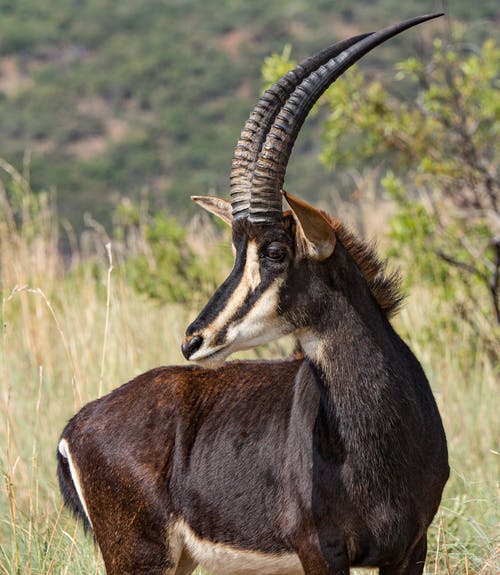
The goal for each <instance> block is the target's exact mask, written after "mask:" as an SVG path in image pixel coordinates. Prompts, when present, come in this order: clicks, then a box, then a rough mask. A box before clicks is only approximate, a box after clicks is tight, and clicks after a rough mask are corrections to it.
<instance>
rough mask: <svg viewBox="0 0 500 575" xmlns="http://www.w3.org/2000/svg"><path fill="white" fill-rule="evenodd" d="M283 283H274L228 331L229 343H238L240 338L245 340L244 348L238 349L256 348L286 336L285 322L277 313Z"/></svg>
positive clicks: (279, 281)
mask: <svg viewBox="0 0 500 575" xmlns="http://www.w3.org/2000/svg"><path fill="white" fill-rule="evenodd" d="M282 283H283V280H278V281H275V282H274V283H272V284H271V285H270V286H269V287H268V288H267V290H266V291H265V292H264V293H263V294H262V295H261V296H260V298H259V299H258V300H257V302H256V303H255V305H254V306H253V307H252V308H251V309H250V310H249V311H248V313H247V314H246V315H245V316H244V317H243V318H242V319H241V321H239V322H238V323H235V324H234V325H232V326H231V327H230V328H229V329H228V332H227V340H228V341H229V342H231V343H233V342H234V343H237V342H238V340H239V339H240V337H242V339H244V346H243V347H239V348H238V349H244V348H249V347H254V346H256V345H260V344H262V343H267V342H268V341H271V340H273V339H277V338H278V337H281V336H282V335H284V331H285V330H284V328H283V322H282V320H279V319H278V314H277V313H276V310H277V309H278V298H279V290H280V287H281V285H282Z"/></svg>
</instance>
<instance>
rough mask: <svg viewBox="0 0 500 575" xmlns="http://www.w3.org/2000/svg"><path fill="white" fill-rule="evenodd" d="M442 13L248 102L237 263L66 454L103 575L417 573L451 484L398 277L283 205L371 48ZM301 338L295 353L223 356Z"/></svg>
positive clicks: (323, 220)
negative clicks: (303, 159) (324, 102)
mask: <svg viewBox="0 0 500 575" xmlns="http://www.w3.org/2000/svg"><path fill="white" fill-rule="evenodd" d="M436 16H437V15H428V16H423V17H420V18H415V19H412V20H409V21H407V22H403V23H402V24H398V25H396V26H392V27H389V28H386V29H384V30H382V31H380V32H377V33H373V34H365V35H362V36H357V37H356V38H352V39H350V40H347V41H344V42H340V43H338V44H335V45H333V46H332V47H330V48H328V49H327V50H324V51H322V52H320V53H319V54H317V55H316V56H314V57H312V58H309V59H308V60H305V62H303V63H302V64H301V65H299V66H297V67H296V68H295V69H294V70H293V71H291V72H289V73H288V74H287V75H286V76H284V77H283V78H282V79H281V80H280V81H278V82H277V83H276V84H275V85H274V86H273V87H272V88H271V89H270V90H269V91H267V92H266V93H265V94H264V95H263V96H262V98H261V99H260V100H259V102H258V103H257V105H256V107H255V109H254V110H253V112H252V114H251V115H250V118H249V120H248V121H247V123H246V124H245V127H244V129H243V131H242V133H241V136H240V139H239V141H238V144H237V146H236V150H235V154H234V159H233V165H232V172H231V196H232V199H231V203H229V202H225V201H223V200H220V199H217V198H196V201H198V202H199V203H200V204H201V205H202V206H203V207H205V208H207V209H208V210H209V211H211V212H213V213H215V214H217V215H218V216H220V217H221V218H222V219H223V220H225V221H226V222H228V223H230V224H231V225H232V233H233V244H234V248H235V254H236V255H235V263H234V268H233V270H232V272H231V273H230V275H229V276H228V278H227V279H226V281H225V282H224V283H223V284H222V285H221V286H220V287H219V288H218V290H217V291H216V292H215V294H214V295H213V297H212V298H211V299H210V301H209V302H208V304H207V306H206V307H205V308H204V310H203V311H202V312H201V313H200V315H199V316H198V318H197V319H196V320H195V321H194V322H193V323H192V324H191V325H190V326H189V327H188V329H187V333H186V337H185V339H184V342H183V344H182V351H183V353H184V355H185V357H186V358H187V359H190V360H194V361H197V362H199V363H201V364H202V365H204V366H211V368H209V369H207V368H201V367H198V366H196V367H195V366H188V367H162V368H158V369H154V370H152V371H149V372H147V373H145V374H143V375H140V376H139V377H137V378H136V379H134V380H132V381H130V382H129V383H127V384H125V385H123V386H122V387H120V388H118V389H116V390H115V391H113V392H112V393H110V394H109V395H107V396H106V397H103V398H101V399H98V400H97V401H94V402H92V403H89V404H88V405H86V406H85V407H84V408H83V409H82V410H81V411H80V412H79V413H78V414H77V415H76V416H74V417H73V419H72V420H71V421H70V422H69V424H68V425H67V427H66V429H65V430H64V432H63V435H62V438H61V441H60V443H59V449H58V462H59V467H58V475H59V481H60V486H61V490H62V493H63V496H64V500H65V502H66V504H67V505H68V506H69V507H70V508H72V509H73V511H74V512H75V513H76V514H77V515H78V516H79V517H81V518H82V519H83V521H84V522H85V523H86V525H87V526H88V527H91V528H92V529H93V531H94V534H95V538H96V540H97V542H98V544H99V547H100V548H101V551H102V554H103V557H104V562H105V565H106V569H107V572H108V574H110V575H124V574H132V573H133V574H138V573H143V574H145V573H148V574H153V575H159V574H177V575H184V574H189V573H191V572H192V571H193V570H194V568H195V566H196V565H197V564H200V565H202V566H204V567H205V568H206V569H208V570H209V571H211V572H212V573H216V574H222V575H224V574H230V573H233V574H234V573H236V574H245V575H247V574H248V575H249V574H254V573H261V574H264V575H271V574H285V573H286V574H300V573H304V574H307V575H327V574H328V575H332V574H335V575H346V574H347V573H348V572H349V567H350V566H360V567H363V566H374V567H379V568H380V573H381V574H382V575H399V574H404V575H418V574H420V573H421V572H422V569H423V563H424V560H425V556H426V542H427V538H426V532H427V529H428V527H429V524H430V523H431V521H432V518H433V517H434V514H435V513H436V510H437V508H438V505H439V501H440V498H441V493H442V490H443V487H444V485H445V483H446V480H447V478H448V473H449V468H448V463H447V449H446V439H445V435H444V431H443V427H442V424H441V419H440V416H439V413H438V409H437V407H436V404H435V401H434V398H433V396H432V392H431V390H430V387H429V384H428V382H427V379H426V377H425V375H424V373H423V370H422V368H421V366H420V364H419V363H418V361H417V359H416V358H415V357H414V355H413V354H412V353H411V351H410V350H409V348H408V347H407V346H406V345H405V343H404V342H403V341H402V340H401V339H400V338H399V336H398V335H397V334H396V332H395V331H394V329H393V328H392V326H391V323H390V321H389V318H390V316H391V314H392V313H394V311H395V310H396V308H397V306H398V304H399V302H400V296H399V292H398V289H397V288H398V285H397V278H396V277H395V276H394V275H393V276H390V275H389V276H387V275H386V273H385V266H384V263H383V262H382V261H381V260H379V259H378V258H377V256H376V255H375V253H374V252H373V251H372V250H371V249H370V248H369V247H368V246H367V245H366V244H364V243H363V242H362V241H360V240H359V239H357V238H356V237H355V236H353V235H352V234H350V233H349V232H348V231H347V230H346V229H345V228H344V226H343V225H342V224H341V223H340V222H339V221H338V220H336V219H335V218H330V217H328V216H327V215H326V214H324V213H323V212H320V211H318V210H316V209H315V208H313V207H312V206H309V205H308V204H306V203H304V202H302V201H301V200H299V199H297V198H294V197H293V196H290V195H288V194H285V193H284V192H283V195H284V196H285V198H286V200H287V202H288V204H289V206H290V208H291V210H290V211H286V212H283V211H282V195H281V190H282V185H283V180H284V174H285V168H286V165H287V162H288V158H289V156H290V152H291V149H292V146H293V143H294V141H295V138H296V136H297V133H298V132H299V130H300V127H301V125H302V123H303V121H304V119H305V117H306V116H307V114H308V112H309V110H310V109H311V107H312V105H313V104H314V102H315V101H316V100H317V99H318V97H319V96H320V95H321V94H322V93H323V91H324V90H325V89H326V88H327V86H329V85H330V84H331V83H332V82H333V81H334V80H335V79H336V78H337V77H338V76H339V75H340V74H341V73H342V72H344V71H345V70H346V69H347V68H348V67H349V66H351V65H352V64H353V63H354V62H355V61H356V60H358V59H359V58H360V57H361V56H362V55H363V54H365V53H366V52H368V51H369V50H371V49H372V48H373V47H375V46H376V45H378V44H379V43H381V42H383V41H384V40H386V39H388V38H390V37H392V36H394V35H395V34H398V33H399V32H401V31H403V30H405V29H407V28H409V27H411V26H413V25H415V24H419V23H421V22H424V21H426V20H429V19H431V18H434V17H436ZM289 333H293V334H295V336H296V337H297V339H298V340H299V341H300V343H301V346H302V348H303V350H304V358H303V359H295V360H285V361H274V362H273V361H255V362H243V361H236V362H231V363H227V364H225V365H222V366H220V365H219V364H221V363H222V361H223V360H224V359H225V358H226V357H227V356H229V355H230V354H231V353H232V352H234V351H236V350H239V349H244V348H250V347H253V346H256V345H258V344H261V343H264V342H268V341H271V340H273V339H275V338H278V337H280V336H282V335H284V334H289Z"/></svg>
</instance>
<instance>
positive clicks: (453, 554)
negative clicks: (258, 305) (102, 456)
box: [0, 174, 500, 575]
mask: <svg viewBox="0 0 500 575" xmlns="http://www.w3.org/2000/svg"><path fill="white" fill-rule="evenodd" d="M12 177H13V178H17V179H18V180H19V184H20V186H21V187H22V185H23V182H22V178H21V176H19V175H16V174H13V176H12ZM19 205H20V206H21V208H20V209H19V210H18V211H16V212H15V213H14V212H13V210H12V206H11V205H10V203H8V202H7V200H6V195H5V194H4V193H3V190H2V189H1V188H0V287H1V299H0V301H1V320H2V322H1V323H2V333H1V339H0V381H1V385H0V469H1V474H2V483H1V488H0V572H1V573H5V574H26V575H31V574H35V573H36V574H44V575H48V574H49V573H50V574H72V575H80V574H82V575H83V574H89V573H95V574H98V573H104V569H103V565H102V562H101V560H100V557H99V554H98V552H97V551H96V550H95V548H94V546H93V543H92V541H91V538H89V537H85V536H84V535H83V532H82V530H81V528H80V527H79V526H77V525H75V523H74V521H73V520H72V518H71V517H70V516H69V515H68V513H67V512H66V511H65V510H63V509H62V505H61V498H60V496H59V493H58V489H57V484H56V476H55V451H56V445H57V440H58V436H59V434H60V432H61V430H62V428H63V426H64V424H65V422H66V421H67V419H68V418H69V417H70V416H71V415H72V414H73V413H74V411H75V410H76V409H78V408H79V407H80V406H81V405H83V404H84V403H85V402H87V401H88V400H90V399H92V398H95V397H97V396H98V395H101V394H103V393H106V392H107V391H109V390H110V389H112V388H114V387H116V386H117V385H118V384H120V383H122V382H124V381H127V380H128V379H130V378H132V377H133V376H135V375H137V374H139V373H141V372H143V371H145V370H147V369H149V368H152V367H154V366H158V365H162V364H169V363H183V359H182V357H181V354H180V350H179V343H180V340H181V336H182V335H181V334H182V333H183V331H184V329H185V327H186V325H187V324H188V322H189V320H190V319H192V318H193V317H194V316H195V315H196V310H198V309H199V306H200V304H201V302H197V301H193V304H191V306H189V305H188V306H180V305H178V304H164V305H160V304H158V303H157V302H154V301H152V300H150V299H147V298H146V297H144V296H141V295H138V294H137V292H136V291H134V290H133V289H132V288H131V287H130V285H129V284H128V283H127V280H126V275H125V274H124V273H123V270H124V266H125V263H124V261H123V258H122V256H121V255H120V254H121V252H120V249H119V246H115V245H114V244H112V245H111V248H110V250H109V251H107V250H106V249H105V247H104V244H105V242H106V238H104V237H103V236H102V234H101V233H100V232H99V230H98V229H97V227H96V230H95V231H94V232H93V233H91V234H88V235H87V236H86V238H84V241H82V244H81V245H82V246H83V249H84V252H85V253H84V255H83V256H82V255H81V254H77V253H76V252H75V253H74V255H73V260H72V261H71V262H68V261H65V262H63V261H62V259H61V256H60V255H59V254H58V252H57V249H56V248H57V241H58V237H57V232H56V230H57V225H56V213H55V211H54V209H53V207H52V206H51V203H50V200H49V199H48V198H47V200H46V201H45V202H44V201H41V202H40V201H39V202H37V203H36V209H32V207H31V206H32V204H31V203H30V199H29V193H27V192H26V194H25V197H23V198H21V201H20V202H19ZM207 233H208V232H207ZM199 244H200V242H199V238H198V245H199ZM110 254H112V256H113V260H114V261H113V265H111V261H110V256H109V255H110ZM403 271H404V270H403ZM447 306H449V304H445V303H444V302H442V301H440V300H439V299H438V298H437V297H436V294H435V293H434V292H433V291H432V289H431V288H429V287H427V286H413V288H412V289H411V293H410V296H409V298H408V301H407V303H406V306H405V307H404V309H403V310H402V312H401V314H400V315H399V317H398V318H397V319H396V323H397V327H398V329H399V331H400V332H401V333H402V334H403V335H404V337H405V338H406V339H407V341H408V342H409V343H410V345H411V346H412V348H413V350H414V351H415V353H416V355H417V356H418V357H419V359H420V360H421V362H422V363H423V365H424V367H425V370H426V372H427V374H428V376H429V379H430V380H431V383H432V386H433V389H434V392H435V394H436V398H437V401H438V403H439V406H440V409H441V413H442V416H443V419H444V424H445V427H446V431H447V435H448V441H449V448H450V462H451V468H452V472H451V478H450V481H449V483H448V485H447V488H446V491H445V494H444V498H443V501H442V505H441V508H440V510H439V513H438V514H437V516H436V519H435V522H434V524H433V526H432V528H431V542H430V549H429V554H428V562H427V566H426V572H427V573H429V574H434V575H437V574H441V573H443V574H448V575H451V574H462V573H463V574H467V575H469V574H473V573H481V574H482V575H489V574H493V573H495V572H496V573H498V571H499V569H500V563H499V557H498V552H499V548H498V532H497V531H496V529H497V526H496V524H497V523H498V520H499V513H498V488H499V485H498V480H499V477H500V474H499V453H498V449H499V446H498V439H499V433H498V431H499V429H498V419H499V418H498V405H495V403H497V402H495V399H497V398H498V385H497V382H498V372H497V371H495V370H496V369H497V367H498V366H496V365H495V358H494V357H493V354H492V353H491V351H487V350H486V349H484V347H483V345H482V344H481V342H480V341H479V340H478V339H477V338H476V337H475V335H474V333H471V332H470V330H469V328H468V327H467V326H466V325H463V326H460V329H456V328H455V327H453V326H454V325H455V323H456V322H452V321H450V320H451V317H450V315H451V314H452V313H453V312H452V311H451V308H448V307H447ZM279 352H280V347H279V346H273V347H271V348H268V349H266V350H264V352H263V353H265V354H268V355H276V354H277V353H279Z"/></svg>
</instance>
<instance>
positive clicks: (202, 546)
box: [176, 522, 304, 575]
mask: <svg viewBox="0 0 500 575" xmlns="http://www.w3.org/2000/svg"><path fill="white" fill-rule="evenodd" d="M176 527H177V529H176V530H177V533H178V535H181V537H182V539H183V543H184V547H185V549H186V550H187V552H188V553H189V555H190V556H191V557H192V558H193V560H194V561H195V562H196V563H198V564H199V565H201V566H202V567H203V568H204V569H206V570H207V571H209V572H210V573H212V574H213V575H257V574H258V575H303V574H304V571H303V569H302V566H301V564H300V561H299V558H298V556H297V555H296V554H295V553H279V554H270V553H269V554H268V553H260V552H258V551H248V550H246V549H238V548H237V547H233V546H231V545H224V544H222V543H213V542H211V541H207V540H204V539H201V538H200V537H198V536H197V535H196V534H195V533H194V532H193V531H192V530H191V529H190V528H189V526H188V525H187V524H186V523H184V522H182V523H180V524H178V525H177V526H176Z"/></svg>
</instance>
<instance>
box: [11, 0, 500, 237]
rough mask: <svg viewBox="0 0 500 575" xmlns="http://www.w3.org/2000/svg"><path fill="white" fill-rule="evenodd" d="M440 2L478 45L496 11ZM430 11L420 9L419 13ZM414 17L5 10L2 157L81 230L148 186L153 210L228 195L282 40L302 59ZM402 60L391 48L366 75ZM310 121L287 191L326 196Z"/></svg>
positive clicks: (316, 7) (102, 5)
mask: <svg viewBox="0 0 500 575" xmlns="http://www.w3.org/2000/svg"><path fill="white" fill-rule="evenodd" d="M447 4H449V5H450V9H451V13H452V15H453V16H455V17H458V18H462V19H464V20H466V21H473V22H480V23H481V25H480V26H477V25H475V26H474V30H475V31H476V33H477V34H478V35H483V34H484V33H485V30H487V29H488V18H490V19H492V18H493V17H494V15H495V14H496V10H494V8H495V7H496V3H495V1H494V0H484V1H482V2H477V3H475V4H473V5H471V4H470V2H468V1H467V0H453V1H452V2H447ZM435 8H436V2H435V1H434V0H422V1H421V2H420V3H419V9H418V11H421V12H431V11H432V10H433V9H435ZM415 11H416V8H415V7H414V6H413V5H411V4H408V5H405V4H402V3H401V2H396V1H395V0H379V1H378V2H370V1H368V0H362V1H359V2H356V3H352V2H348V1H347V0H342V1H341V2H338V3H332V2H331V1H326V0H307V1H306V0H294V1H293V2H290V0H275V2H267V1H265V0H254V1H253V2H243V1H242V0H224V1H221V0H207V1H205V2H199V1H198V0H184V1H183V2H178V1H174V0H168V1H164V0H150V1H148V2H137V1H135V0H121V1H120V2H110V1H109V0H86V1H85V2H67V1H64V0H53V1H52V2H37V1H36V0H18V1H16V2H3V3H1V5H0V39H1V42H0V124H1V126H2V130H1V132H0V157H2V158H5V159H6V160H8V161H9V162H10V163H11V164H12V165H15V166H16V167H17V168H18V169H19V167H20V166H21V165H22V163H23V158H24V156H25V155H26V153H29V154H31V181H32V183H33V186H34V188H35V189H48V188H49V187H53V186H55V187H56V188H57V190H58V204H59V211H60V213H61V214H62V215H63V216H64V217H66V218H69V219H70V221H71V222H72V224H73V227H76V228H77V229H78V230H81V229H82V227H83V217H82V215H83V214H84V213H85V212H86V211H89V210H90V211H91V212H92V214H93V216H94V217H95V218H97V219H98V220H99V221H101V222H103V223H106V224H108V225H109V224H110V219H111V215H112V213H113V210H114V207H115V206H116V204H117V203H118V198H119V197H120V196H121V195H124V196H126V197H135V198H137V197H138V196H139V195H140V193H141V192H142V190H143V189H144V188H147V189H149V190H150V192H151V197H152V201H153V203H154V205H155V206H160V207H164V205H168V206H169V208H172V209H174V210H175V211H176V213H179V212H180V211H187V210H189V209H190V208H189V199H188V198H189V195H190V194H192V193H198V194H203V193H206V191H207V190H209V189H210V188H213V189H215V190H216V191H217V192H219V193H220V194H221V195H222V194H224V193H226V190H227V184H228V181H227V176H228V171H229V166H230V158H231V150H232V148H233V146H234V143H235V142H236V139H237V136H238V133H239V130H240V129H241V126H242V124H243V122H244V120H245V118H246V116H247V114H248V111H249V110H250V109H251V106H252V105H253V102H254V101H255V98H256V97H257V95H258V92H259V81H258V78H259V74H258V69H259V65H260V63H261V62H262V60H263V58H264V57H265V56H268V55H269V54H271V53H273V52H276V51H277V52H281V50H282V48H283V45H284V44H285V43H287V42H289V43H292V44H293V45H294V46H296V47H297V51H298V56H301V57H303V56H306V55H308V54H310V53H312V52H313V51H314V50H317V49H320V48H322V47H323V46H326V45H327V44H328V43H330V42H332V41H335V40H337V39H341V38H345V37H346V36H348V35H350V34H356V33H359V32H361V31H366V30H368V29H372V28H377V27H378V26H382V25H384V24H386V23H387V22H388V21H389V20H391V21H392V20H395V19H403V18H405V17H407V16H410V15H415ZM481 19H486V25H485V20H481ZM411 51H412V48H411V44H409V43H408V42H407V41H405V40H404V39H403V38H395V39H394V40H393V41H391V44H390V45H388V46H386V47H383V48H381V49H380V50H377V52H376V53H374V55H373V56H370V58H369V59H367V60H366V64H365V63H364V64H363V65H364V66H367V67H369V66H371V65H373V63H374V62H375V63H376V62H379V63H380V61H384V60H390V61H394V59H395V57H396V55H395V54H396V53H397V54H409V53H411ZM307 124H308V125H307V126H305V127H304V131H303V132H302V133H301V138H300V142H298V146H299V149H298V151H299V152H300V156H298V157H296V158H295V159H294V161H293V162H292V163H291V166H290V170H289V174H288V175H289V178H290V179H293V181H294V189H295V191H296V192H300V191H301V190H308V191H309V190H312V191H313V192H314V193H315V194H316V197H319V196H321V195H323V196H325V195H326V194H327V193H328V190H329V188H330V184H331V176H328V175H327V174H326V173H325V171H324V170H323V171H322V170H321V169H319V167H318V168H316V170H315V172H317V173H314V175H313V176H311V169H307V170H306V169H305V168H306V167H309V166H310V165H311V163H312V165H314V160H315V158H316V155H317V154H316V152H317V150H316V138H315V136H316V131H315V130H314V129H313V128H314V121H313V122H312V125H311V122H308V123H307ZM311 178H314V179H313V180H312V179H311Z"/></svg>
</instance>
